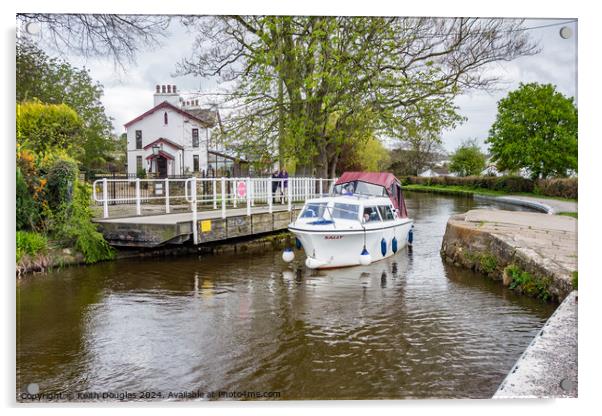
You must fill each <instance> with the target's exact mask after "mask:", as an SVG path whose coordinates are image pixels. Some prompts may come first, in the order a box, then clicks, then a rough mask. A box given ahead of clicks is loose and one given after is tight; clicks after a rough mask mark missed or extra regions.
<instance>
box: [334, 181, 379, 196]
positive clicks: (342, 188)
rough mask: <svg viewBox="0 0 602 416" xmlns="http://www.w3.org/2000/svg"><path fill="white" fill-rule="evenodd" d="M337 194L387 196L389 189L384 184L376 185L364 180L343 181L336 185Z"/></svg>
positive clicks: (335, 191)
mask: <svg viewBox="0 0 602 416" xmlns="http://www.w3.org/2000/svg"><path fill="white" fill-rule="evenodd" d="M334 193H335V195H353V194H358V195H371V196H387V191H386V189H385V188H384V187H383V186H380V185H374V184H371V183H367V182H362V181H353V182H347V183H342V184H339V185H336V186H335V187H334Z"/></svg>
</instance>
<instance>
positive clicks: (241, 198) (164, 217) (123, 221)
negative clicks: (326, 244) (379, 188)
mask: <svg viewBox="0 0 602 416" xmlns="http://www.w3.org/2000/svg"><path fill="white" fill-rule="evenodd" d="M335 182H336V179H324V178H314V177H289V178H277V179H276V178H271V177H268V178H250V177H247V178H197V177H190V178H182V179H180V178H176V179H171V178H164V179H140V178H131V179H129V178H128V179H112V178H102V179H98V180H96V181H94V183H93V184H92V199H93V206H94V207H95V209H99V210H100V209H102V214H101V218H97V219H95V222H96V223H97V224H98V226H99V230H100V231H101V232H102V233H103V235H104V237H105V239H106V240H107V241H108V242H109V244H111V245H113V246H121V247H140V248H143V247H158V246H162V245H165V244H184V243H186V242H192V243H193V244H195V245H197V244H203V243H208V242H217V241H223V240H228V239H231V238H238V237H248V236H253V235H257V234H264V233H271V232H274V231H279V230H284V229H286V228H287V226H288V224H290V223H291V222H292V221H293V220H294V219H295V218H296V217H297V215H298V214H299V211H300V210H301V208H302V207H303V204H304V203H305V201H306V200H307V199H311V198H317V197H320V196H323V195H326V194H328V193H329V192H330V191H331V189H332V187H333V186H334V183H335Z"/></svg>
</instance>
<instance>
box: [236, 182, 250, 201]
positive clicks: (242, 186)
mask: <svg viewBox="0 0 602 416" xmlns="http://www.w3.org/2000/svg"><path fill="white" fill-rule="evenodd" d="M236 194H237V195H238V197H239V198H244V197H245V196H246V195H247V184H246V183H245V182H244V181H240V182H238V185H237V186H236Z"/></svg>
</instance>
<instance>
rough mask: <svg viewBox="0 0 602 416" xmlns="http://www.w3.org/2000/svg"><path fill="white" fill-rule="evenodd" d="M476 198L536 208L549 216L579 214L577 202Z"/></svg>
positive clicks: (528, 198) (512, 197)
mask: <svg viewBox="0 0 602 416" xmlns="http://www.w3.org/2000/svg"><path fill="white" fill-rule="evenodd" d="M474 197H475V198H478V199H486V200H492V201H500V202H506V203H508V204H513V205H523V206H527V207H531V208H535V209H537V210H538V211H543V212H546V213H548V214H558V213H559V212H577V202H574V201H563V200H560V199H550V198H538V197H533V196H523V195H508V196H489V195H480V194H475V195H474Z"/></svg>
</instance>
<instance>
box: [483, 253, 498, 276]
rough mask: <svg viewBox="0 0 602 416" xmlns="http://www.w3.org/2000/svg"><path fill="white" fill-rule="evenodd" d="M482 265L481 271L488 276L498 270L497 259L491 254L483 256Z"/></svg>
mask: <svg viewBox="0 0 602 416" xmlns="http://www.w3.org/2000/svg"><path fill="white" fill-rule="evenodd" d="M480 263H481V269H482V270H483V271H484V272H485V273H488V274H489V273H492V272H493V271H495V269H496V268H497V259H496V258H495V257H494V256H493V255H491V254H487V253H485V254H482V255H481V259H480Z"/></svg>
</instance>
